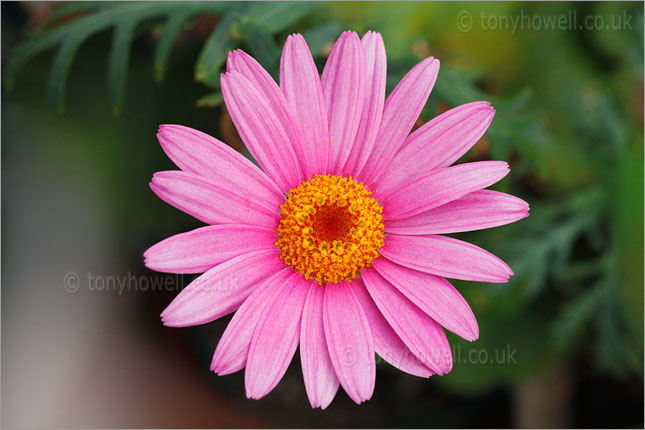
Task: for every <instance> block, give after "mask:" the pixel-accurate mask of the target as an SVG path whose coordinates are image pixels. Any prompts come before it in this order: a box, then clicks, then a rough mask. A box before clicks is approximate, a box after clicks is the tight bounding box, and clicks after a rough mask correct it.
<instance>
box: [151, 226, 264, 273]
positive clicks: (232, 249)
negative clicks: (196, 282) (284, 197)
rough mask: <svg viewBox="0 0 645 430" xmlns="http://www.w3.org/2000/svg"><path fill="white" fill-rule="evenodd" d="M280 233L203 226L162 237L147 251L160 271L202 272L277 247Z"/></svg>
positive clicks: (235, 227) (152, 267)
mask: <svg viewBox="0 0 645 430" xmlns="http://www.w3.org/2000/svg"><path fill="white" fill-rule="evenodd" d="M275 241H276V232H275V230H273V229H266V228H262V227H256V226H252V225H234V224H222V225H211V226H207V227H201V228H198V229H195V230H191V231H188V232H185V233H180V234H177V235H174V236H171V237H169V238H167V239H164V240H162V241H161V242H159V243H157V244H156V245H153V246H152V247H150V248H149V249H148V250H147V251H146V252H145V253H144V254H143V257H144V259H145V265H146V267H148V268H149V269H152V270H156V271H157V272H168V273H202V272H205V271H207V270H208V269H210V268H211V267H213V266H216V265H218V264H220V263H223V262H224V261H226V260H230V259H231V258H233V257H237V256H238V255H242V254H246V253H248V252H252V251H261V250H267V249H275Z"/></svg>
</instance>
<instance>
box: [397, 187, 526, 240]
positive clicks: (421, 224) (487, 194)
mask: <svg viewBox="0 0 645 430" xmlns="http://www.w3.org/2000/svg"><path fill="white" fill-rule="evenodd" d="M528 215H529V205H528V204H527V203H526V202H525V201H524V200H522V199H519V198H517V197H515V196H511V195H510V194H504V193H500V192H499V191H492V190H481V191H475V192H472V193H470V194H466V195H465V196H463V197H461V198H459V199H457V200H453V201H451V202H450V203H446V204H445V205H441V206H439V207H436V208H434V209H430V210H429V211H426V212H422V213H420V214H418V215H414V216H412V217H409V218H405V219H396V220H386V221H385V231H386V232H388V233H397V234H402V235H425V234H446V233H457V232H462V231H472V230H482V229H485V228H491V227H497V226H500V225H504V224H510V223H512V222H515V221H517V220H519V219H522V218H525V217H527V216H528Z"/></svg>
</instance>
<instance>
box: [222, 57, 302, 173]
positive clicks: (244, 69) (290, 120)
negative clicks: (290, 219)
mask: <svg viewBox="0 0 645 430" xmlns="http://www.w3.org/2000/svg"><path fill="white" fill-rule="evenodd" d="M226 69H227V70H228V71H229V72H240V73H241V74H242V75H244V77H245V78H246V79H248V80H249V81H250V82H251V84H252V85H253V86H254V87H255V89H256V90H257V91H259V92H260V93H261V94H262V96H264V98H265V100H266V101H267V102H268V103H269V106H271V109H272V110H273V113H274V114H275V115H276V117H277V118H278V120H279V121H280V123H281V125H282V126H283V128H284V131H285V132H286V133H287V135H288V141H286V142H284V144H286V145H290V146H291V147H292V148H293V149H294V151H295V153H296V156H297V158H298V162H299V164H300V167H301V168H302V172H303V175H304V177H308V176H309V173H308V172H309V167H308V164H307V159H308V158H309V154H308V153H307V152H306V148H305V147H304V146H303V144H304V142H303V141H302V139H301V138H300V128H299V127H297V125H296V121H295V118H296V117H295V115H294V113H293V111H292V109H291V106H290V105H289V103H288V102H287V99H286V98H285V96H284V93H283V92H282V90H280V87H279V86H278V84H277V83H276V82H275V81H274V80H273V78H272V77H271V75H270V74H269V72H267V71H266V70H265V69H264V67H262V66H261V65H260V63H258V62H257V61H256V60H255V59H254V58H253V57H251V56H250V55H249V54H247V53H246V52H244V51H242V50H241V49H236V50H235V51H232V52H229V53H228V58H227V62H226Z"/></svg>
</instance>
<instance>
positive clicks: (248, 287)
mask: <svg viewBox="0 0 645 430" xmlns="http://www.w3.org/2000/svg"><path fill="white" fill-rule="evenodd" d="M283 267H284V263H283V262H282V260H280V250H278V249H277V248H276V249H269V250H264V251H254V252H250V253H248V254H242V255H239V256H237V257H235V258H232V259H230V260H228V261H227V262H225V263H222V264H220V265H218V266H215V267H213V268H212V269H210V270H209V271H208V272H206V273H204V274H203V275H202V276H200V277H199V278H197V279H195V280H194V281H193V282H191V283H190V284H188V286H187V287H186V288H184V289H183V290H182V291H181V292H180V293H179V295H177V297H175V300H173V301H172V303H170V305H169V306H168V307H167V308H166V309H165V310H164V311H163V312H162V313H161V319H162V321H163V323H164V325H167V326H169V327H188V326H193V325H199V324H206V323H208V322H211V321H214V320H216V319H218V318H220V317H222V316H224V315H226V314H229V313H231V312H233V311H234V310H235V309H237V308H238V307H239V306H240V304H241V303H242V302H243V301H244V300H245V299H246V298H247V297H248V296H249V295H250V294H251V293H252V292H253V291H254V290H255V289H256V288H257V286H258V285H259V284H260V283H261V282H262V281H263V280H265V279H266V278H268V277H269V276H271V275H273V274H274V273H276V272H278V271H279V270H280V269H282V268H283Z"/></svg>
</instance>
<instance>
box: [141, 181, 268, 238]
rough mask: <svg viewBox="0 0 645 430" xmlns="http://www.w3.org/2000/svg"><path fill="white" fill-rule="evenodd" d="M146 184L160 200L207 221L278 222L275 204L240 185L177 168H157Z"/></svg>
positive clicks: (236, 222)
mask: <svg viewBox="0 0 645 430" xmlns="http://www.w3.org/2000/svg"><path fill="white" fill-rule="evenodd" d="M150 188H151V189H152V191H154V193H155V194H156V195H157V196H159V198H160V199H161V200H163V201H164V202H166V203H168V204H169V205H172V206H174V207H176V208H177V209H179V210H181V211H183V212H185V213H187V214H188V215H192V216H193V217H195V218H197V219H198V220H200V221H203V222H205V223H207V224H231V223H234V224H253V225H259V226H267V227H274V226H277V225H278V221H280V217H279V215H278V212H279V205H278V206H276V204H275V203H276V202H275V199H273V201H271V200H264V199H262V198H260V197H259V196H258V195H253V193H252V192H250V191H245V190H244V189H243V188H240V187H228V186H226V185H224V184H222V183H221V182H219V183H218V181H214V180H211V179H208V178H207V177H205V176H200V175H197V174H195V173H190V172H182V171H180V170H168V171H165V172H157V173H155V174H154V175H153V177H152V182H150Z"/></svg>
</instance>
